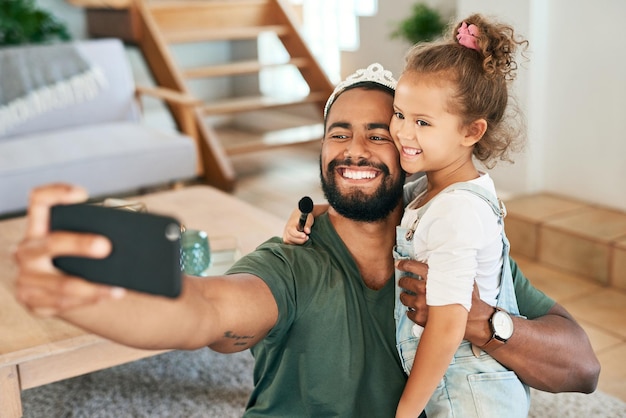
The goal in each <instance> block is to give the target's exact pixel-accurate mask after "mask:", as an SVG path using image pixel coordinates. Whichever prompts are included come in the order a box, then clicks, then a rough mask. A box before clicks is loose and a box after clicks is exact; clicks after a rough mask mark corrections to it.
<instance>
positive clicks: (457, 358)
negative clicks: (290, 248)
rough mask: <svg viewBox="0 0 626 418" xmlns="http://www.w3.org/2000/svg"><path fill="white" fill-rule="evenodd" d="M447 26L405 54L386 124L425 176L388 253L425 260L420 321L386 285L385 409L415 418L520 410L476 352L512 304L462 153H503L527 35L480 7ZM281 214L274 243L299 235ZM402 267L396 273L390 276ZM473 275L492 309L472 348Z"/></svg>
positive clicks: (498, 214)
mask: <svg viewBox="0 0 626 418" xmlns="http://www.w3.org/2000/svg"><path fill="white" fill-rule="evenodd" d="M452 32H453V33H452V34H451V35H450V36H449V37H448V39H444V40H442V41H437V42H434V43H426V44H418V45H416V46H414V47H413V48H412V49H411V50H410V51H409V53H408V54H407V58H406V66H405V69H404V71H403V74H402V76H401V77H400V79H399V80H398V84H397V87H396V94H395V99H394V111H395V114H394V117H393V118H392V120H391V123H390V131H391V134H392V136H393V139H394V141H395V143H396V146H397V147H398V150H399V152H400V161H401V164H402V168H403V169H404V170H405V171H407V172H408V173H417V172H424V173H425V176H423V177H421V178H420V179H418V180H417V181H415V182H414V183H411V184H408V185H407V186H405V202H409V204H408V205H407V207H406V210H405V213H404V216H403V219H402V222H401V225H400V226H399V227H398V228H397V245H396V248H395V251H394V257H395V258H397V259H400V258H412V259H416V260H418V261H422V262H425V263H427V264H428V266H429V270H428V280H427V283H426V299H427V304H428V306H429V311H428V322H427V325H426V327H425V328H423V329H422V328H421V327H419V326H418V325H415V324H414V323H413V322H411V321H410V320H409V318H408V317H407V315H406V307H405V306H404V305H403V304H402V303H401V302H400V295H401V294H402V289H400V288H399V287H398V286H396V308H395V312H394V315H395V319H396V338H397V345H398V352H399V354H400V357H401V359H402V364H403V367H404V368H405V371H406V372H407V374H409V378H408V381H407V385H406V387H405V390H404V393H403V395H402V398H401V399H400V403H399V405H398V410H397V414H396V416H397V417H417V416H418V415H419V414H420V413H421V411H422V410H425V411H426V415H427V416H428V417H429V418H434V417H453V416H461V417H502V416H507V417H526V416H527V414H528V409H529V397H528V388H527V387H526V386H525V385H524V384H522V383H521V382H520V381H519V379H518V378H517V376H516V375H515V373H513V372H512V371H509V370H507V369H506V368H505V367H504V366H502V365H501V364H500V363H498V362H497V361H496V360H495V359H493V358H492V357H491V356H489V355H488V354H487V353H486V352H485V351H488V352H492V351H493V350H496V349H497V348H498V347H500V346H501V345H503V344H505V343H506V340H507V339H508V338H509V337H510V336H511V334H512V333H513V329H512V321H511V320H510V317H509V314H512V315H517V314H518V312H519V311H518V308H517V302H516V300H515V294H514V291H513V284H512V278H511V272H510V265H509V260H508V249H509V247H508V240H507V239H506V236H505V234H504V229H503V217H504V208H503V206H502V205H501V203H500V202H499V200H498V199H497V198H496V193H495V187H494V184H493V182H492V180H491V179H490V177H489V175H488V174H486V173H483V172H480V171H479V170H478V169H477V168H476V166H475V165H474V161H473V160H474V158H475V159H476V160H478V161H481V162H482V163H483V164H484V165H486V166H487V167H492V166H493V165H494V164H495V162H496V161H497V160H498V159H501V160H506V159H507V154H508V151H509V150H510V149H511V147H512V145H513V143H514V139H515V137H516V135H515V130H514V129H512V128H513V125H514V123H513V122H515V120H514V119H512V118H505V111H506V110H507V104H508V88H507V85H508V84H509V82H510V81H512V80H513V79H514V77H515V70H516V62H515V57H514V54H515V51H516V49H517V47H518V46H519V45H524V46H525V45H526V44H527V42H526V41H521V40H516V39H515V36H514V31H513V29H512V28H511V27H510V26H507V25H503V24H500V23H497V22H492V21H490V20H488V19H486V18H484V17H483V16H481V15H472V16H470V17H468V18H467V19H465V20H464V21H462V22H461V23H459V24H458V25H456V26H455V27H454V28H452ZM322 210H323V208H322V207H319V208H318V207H316V209H315V211H314V213H319V212H320V211H322ZM296 219H297V218H296ZM292 220H294V216H292V218H291V220H290V221H289V223H288V227H287V229H286V231H285V235H284V239H285V241H286V242H292V243H302V242H303V241H304V240H302V239H300V238H298V233H296V232H294V231H292V230H291V228H292V227H291V226H290V225H294V223H292ZM293 228H294V229H295V226H293ZM404 274H405V273H403V272H400V271H397V272H396V281H397V280H398V279H399V277H400V276H401V275H404ZM475 283H476V286H477V287H478V290H479V293H480V297H481V298H482V299H483V300H485V301H486V302H488V303H489V304H491V305H492V306H496V310H495V313H494V316H493V317H492V320H491V324H490V325H491V327H492V332H493V338H492V339H491V340H490V341H487V342H485V344H484V345H483V346H482V347H472V346H471V344H470V343H469V342H468V341H463V334H464V331H465V326H466V322H467V316H468V311H469V309H470V307H471V298H472V292H473V288H474V284H475ZM418 343H419V344H418ZM482 349H484V350H482ZM413 365H415V367H413Z"/></svg>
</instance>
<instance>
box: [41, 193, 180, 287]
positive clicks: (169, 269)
mask: <svg viewBox="0 0 626 418" xmlns="http://www.w3.org/2000/svg"><path fill="white" fill-rule="evenodd" d="M50 229H51V230H64V231H74V232H89V233H94V234H99V235H104V236H106V237H108V239H109V240H110V241H111V243H112V245H113V248H112V251H111V254H109V256H108V257H106V258H104V259H94V258H87V257H67V256H62V257H56V258H54V260H53V262H54V265H55V266H56V267H57V268H59V269H61V270H63V271H64V272H66V273H68V274H71V275H75V276H79V277H82V278H85V279H87V280H90V281H93V282H97V283H104V284H107V285H111V286H120V287H125V288H127V289H132V290H136V291H139V292H146V293H151V294H155V295H161V296H167V297H170V298H176V297H178V296H179V295H180V292H181V287H182V283H181V276H182V274H181V267H180V222H179V221H178V220H176V219H175V218H172V217H169V216H162V215H156V214H150V213H140V212H132V211H128V210H123V209H115V208H109V207H103V206H97V205H94V204H88V203H83V204H72V205H57V206H54V207H52V209H51V217H50Z"/></svg>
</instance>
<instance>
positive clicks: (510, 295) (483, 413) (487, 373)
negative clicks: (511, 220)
mask: <svg viewBox="0 0 626 418" xmlns="http://www.w3.org/2000/svg"><path fill="white" fill-rule="evenodd" d="M452 190H466V191H468V192H471V193H474V194H475V195H477V196H479V197H480V198H482V199H483V200H484V201H485V202H486V203H487V204H489V205H490V206H491V208H492V210H493V211H494V213H495V214H496V216H497V217H498V223H500V224H501V225H503V218H504V215H505V210H504V206H502V207H501V206H500V204H499V200H497V198H496V197H495V196H493V194H492V193H490V192H489V191H487V190H486V189H484V188H483V187H480V186H478V185H476V184H473V183H455V184H453V185H451V186H448V187H447V188H446V189H444V190H443V191H442V192H441V193H440V194H443V193H446V192H449V191H452ZM435 199H436V197H435ZM435 199H432V200H431V201H430V202H428V203H427V204H426V205H424V206H423V207H421V208H419V209H418V213H417V222H415V224H414V226H413V227H412V228H410V229H409V228H402V227H400V226H398V227H397V228H396V234H397V237H396V247H395V249H394V258H395V259H396V260H398V259H415V257H414V255H415V254H414V248H413V242H412V239H413V233H414V232H415V229H416V228H417V223H419V219H420V218H421V217H422V216H423V214H424V212H425V211H426V210H427V209H428V207H429V206H430V203H432V202H433V200H435ZM503 226H504V225H503ZM502 243H503V250H502V261H503V268H502V273H501V277H500V292H499V294H498V298H497V306H498V307H500V308H502V309H504V310H506V311H507V312H509V313H510V314H511V315H519V309H518V306H517V300H516V298H515V290H514V288H513V278H512V274H511V265H510V263H509V241H508V239H507V237H506V235H505V234H504V228H502ZM403 275H408V273H405V272H401V271H399V270H396V275H395V276H396V306H395V310H394V317H395V320H396V343H397V348H398V353H399V354H400V358H401V360H402V366H403V367H404V371H405V372H406V373H407V374H409V373H410V371H411V367H412V365H413V359H414V357H415V352H416V350H417V344H418V343H419V337H417V336H416V335H419V332H415V334H414V332H413V325H414V323H413V322H412V321H411V320H410V319H409V318H408V317H407V316H406V309H407V308H406V306H404V305H403V304H402V303H401V302H400V293H401V292H402V289H400V288H399V287H398V285H397V284H398V280H399V279H400V277H401V276H403ZM416 327H417V328H419V327H418V326H416ZM478 351H480V355H478V356H476V355H474V353H473V351H472V345H471V343H470V342H469V341H463V342H461V345H460V346H459V348H458V350H457V351H456V353H455V354H454V357H453V358H452V361H451V363H450V366H449V367H448V370H447V371H446V373H445V375H444V377H443V379H442V381H441V382H440V383H439V385H438V386H437V388H436V389H435V392H434V394H433V396H432V397H431V399H430V401H429V402H428V404H427V405H426V409H425V410H426V415H427V417H428V418H441V417H463V418H471V417H476V418H492V417H493V418H501V417H507V418H516V417H527V416H528V410H529V408H530V392H529V389H528V387H527V386H526V385H524V384H523V383H522V382H521V381H520V380H519V379H518V377H517V375H516V374H515V373H514V372H513V371H510V370H508V369H507V368H505V367H504V366H503V365H501V364H500V363H498V362H497V361H496V360H495V359H494V358H493V357H491V356H490V355H489V354H487V353H485V352H484V351H482V350H478Z"/></svg>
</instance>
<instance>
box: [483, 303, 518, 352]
mask: <svg viewBox="0 0 626 418" xmlns="http://www.w3.org/2000/svg"><path fill="white" fill-rule="evenodd" d="M495 309H496V310H495V312H494V313H493V315H491V318H489V327H490V328H491V339H490V340H489V341H487V343H486V344H485V345H483V346H481V347H480V348H481V349H483V350H484V351H486V352H491V351H494V350H497V349H498V348H500V347H502V346H503V345H504V344H506V342H507V341H508V340H509V338H511V335H513V320H512V319H511V315H509V313H508V312H507V311H505V310H504V309H502V308H498V307H496V308H495Z"/></svg>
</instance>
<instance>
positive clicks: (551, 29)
mask: <svg viewBox="0 0 626 418" xmlns="http://www.w3.org/2000/svg"><path fill="white" fill-rule="evenodd" d="M457 12H458V15H459V16H466V15H468V14H470V13H472V12H480V13H484V14H489V15H496V16H498V17H501V18H502V19H503V20H505V21H507V22H510V23H512V24H513V25H514V26H515V27H516V28H517V29H518V30H519V32H520V33H522V34H523V35H525V36H526V37H527V38H528V39H529V40H530V43H531V44H530V46H531V54H530V62H529V63H528V65H527V69H524V71H522V72H521V73H520V77H519V80H518V81H517V82H516V92H517V95H518V97H519V99H520V102H521V104H522V105H523V109H524V112H525V113H526V116H527V121H528V128H529V129H528V130H529V144H528V148H527V150H526V153H525V155H522V156H516V158H515V159H516V164H515V165H514V166H509V167H506V166H502V167H497V168H496V169H495V170H493V172H492V174H493V176H494V178H495V180H496V183H497V184H498V186H499V188H502V189H504V190H506V191H508V192H511V193H514V194H522V193H529V192H535V191H541V190H543V191H548V192H553V193H558V194H561V195H565V196H570V197H573V198H577V199H581V200H584V201H588V202H593V203H596V204H599V205H603V206H607V207H612V208H616V209H620V210H626V133H625V132H626V118H625V117H624V115H625V113H626V68H625V67H626V48H625V47H624V45H623V38H624V33H623V29H622V28H623V26H622V25H623V20H624V18H625V17H626V2H623V1H622V0H596V1H594V2H582V1H571V0H550V1H545V0H527V1H519V0H518V1H515V0H458V1H457Z"/></svg>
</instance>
